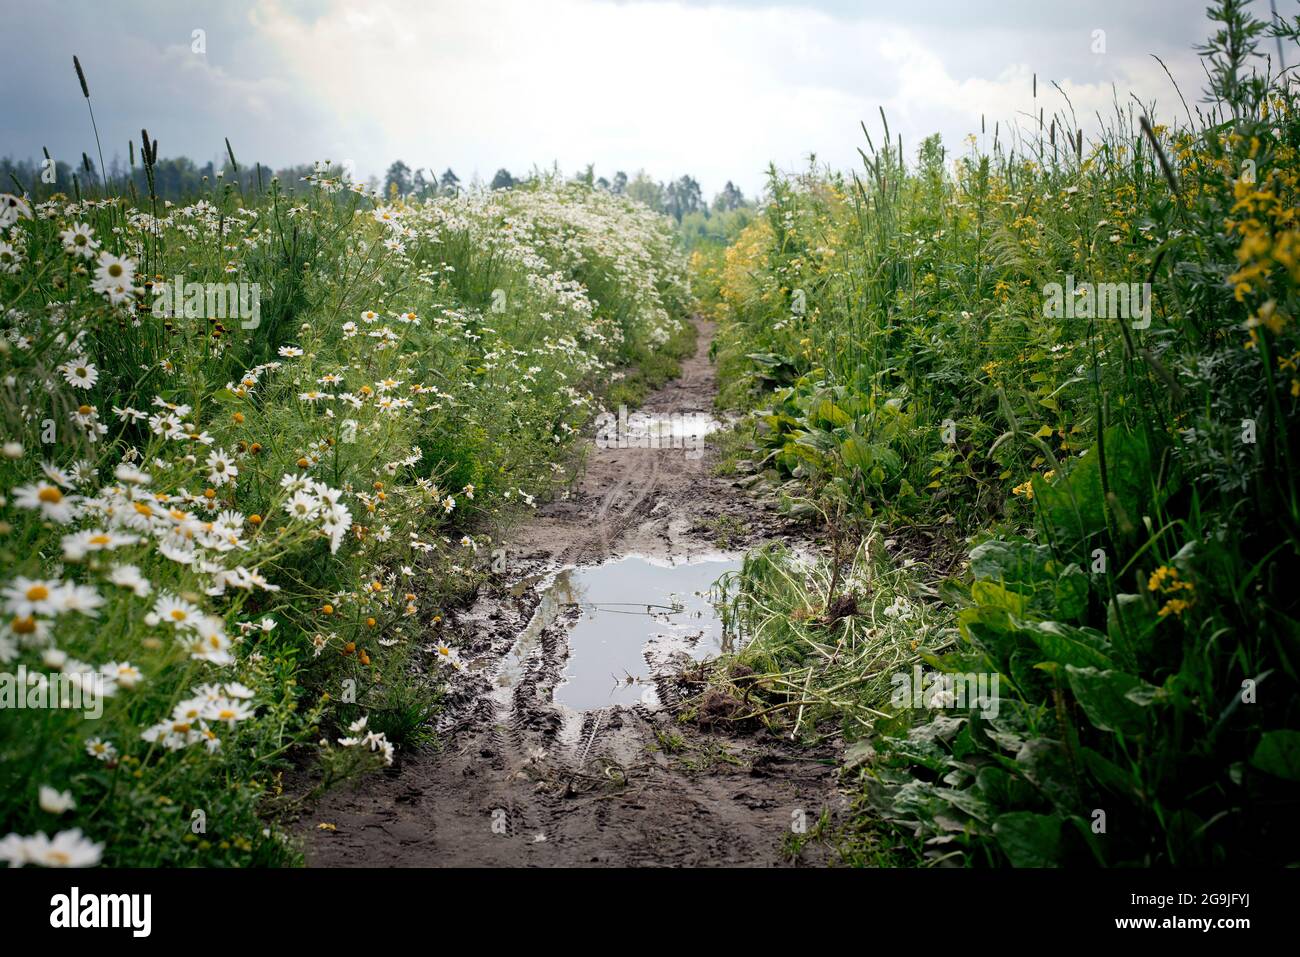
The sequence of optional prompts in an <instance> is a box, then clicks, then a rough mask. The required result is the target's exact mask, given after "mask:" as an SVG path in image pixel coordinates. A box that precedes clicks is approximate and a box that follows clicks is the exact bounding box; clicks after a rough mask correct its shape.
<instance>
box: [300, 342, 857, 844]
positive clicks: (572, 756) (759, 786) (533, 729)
mask: <svg viewBox="0 0 1300 957" xmlns="http://www.w3.org/2000/svg"><path fill="white" fill-rule="evenodd" d="M699 328H700V336H699V342H698V348H697V351H696V354H695V356H694V357H692V358H690V359H688V360H686V361H685V362H684V363H683V367H682V375H681V376H680V377H679V378H678V379H676V380H674V381H673V382H671V383H669V384H668V385H667V386H665V387H664V388H663V389H661V390H659V391H658V392H656V393H654V394H653V395H652V396H650V397H649V398H648V400H647V401H646V402H645V403H644V404H643V406H642V407H641V409H640V410H638V411H640V412H643V413H662V414H665V415H667V414H681V415H685V414H687V413H709V412H710V411H711V410H712V406H713V397H714V394H715V391H716V385H715V381H714V374H713V369H712V367H711V365H710V363H709V361H708V359H707V355H708V349H709V343H710V340H711V337H712V331H713V330H712V328H711V327H710V326H709V324H707V323H700V327H699ZM612 445H616V443H609V442H599V443H597V442H595V441H593V443H592V448H591V450H590V455H589V458H588V460H587V463H586V468H585V471H584V472H583V474H582V476H581V478H580V479H579V480H578V481H577V482H576V483H575V485H574V487H573V488H572V490H571V491H570V493H569V495H568V496H567V498H564V499H562V500H559V501H555V502H553V503H550V504H548V505H546V506H544V507H542V508H539V509H538V512H537V515H536V517H535V519H534V520H533V521H530V522H529V523H527V524H526V525H524V526H523V527H521V528H520V529H518V530H517V532H515V533H514V534H513V541H512V542H511V543H510V547H509V549H508V552H507V569H508V570H507V573H506V574H505V575H504V576H503V578H504V580H503V581H502V582H501V583H500V584H499V585H496V586H493V587H491V588H487V589H484V590H483V591H482V592H481V593H480V595H479V596H478V598H477V599H476V601H475V602H474V603H473V604H472V605H471V606H470V607H468V608H466V609H463V610H461V611H459V612H457V613H454V614H451V615H449V616H448V619H447V621H446V622H445V623H444V626H443V627H445V628H447V629H449V631H450V633H451V634H452V635H453V636H454V637H453V639H452V640H453V643H454V644H456V645H457V647H459V648H460V649H461V654H462V657H463V658H464V660H465V661H466V662H467V663H468V667H467V669H466V670H465V671H464V672H462V673H459V674H457V675H456V676H455V678H454V680H453V681H452V683H451V686H450V688H449V691H448V695H447V707H446V709H445V710H444V711H443V713H442V715H441V717H440V719H439V728H438V730H439V735H438V738H439V745H438V747H437V749H435V750H431V751H430V752H428V753H421V754H413V755H412V754H407V755H405V756H404V757H403V760H402V761H401V762H400V763H399V765H398V766H397V767H395V768H394V769H390V770H389V771H388V772H386V773H383V774H380V775H376V776H373V777H371V778H369V779H366V780H364V781H362V782H361V783H360V784H359V785H358V786H356V787H345V788H342V789H338V790H335V791H333V792H330V793H328V794H327V795H326V796H325V797H324V798H323V799H322V800H321V802H320V803H319V804H318V805H317V806H316V807H314V808H312V809H310V810H309V811H308V812H307V813H306V814H305V816H304V817H303V819H302V821H301V823H300V833H301V835H302V839H303V841H304V845H305V851H306V855H307V862H308V864H309V865H311V866H316V867H340V866H344V867H346V866H390V867H392V866H502V865H505V866H511V865H522V866H582V865H598V866H657V865H658V866H662V865H666V866H710V865H731V866H776V865H783V864H800V863H802V864H809V863H824V862H825V860H826V857H827V851H826V850H825V849H824V848H823V847H822V846H821V845H818V844H816V843H809V844H807V845H806V846H805V847H804V849H803V851H802V853H800V854H799V855H797V856H795V855H792V854H791V853H790V852H789V850H788V848H789V845H790V840H791V837H792V835H793V834H795V833H796V832H797V831H798V830H799V828H800V827H802V826H805V825H806V827H808V828H812V827H813V826H814V824H815V822H816V821H817V819H818V817H819V816H820V815H821V813H822V811H823V810H829V811H830V812H831V813H832V814H833V815H834V814H835V813H836V812H837V811H839V810H841V808H842V804H841V802H842V799H841V798H840V796H839V795H838V793H837V792H836V790H835V782H834V778H833V765H834V761H833V756H834V754H835V753H836V751H837V742H834V741H828V742H826V744H825V746H824V747H825V750H819V751H810V750H809V749H807V748H800V747H797V746H795V745H792V744H791V743H789V742H786V741H783V740H781V739H779V738H777V737H775V736H772V735H768V734H766V733H765V732H759V733H757V734H748V735H737V734H732V733H729V732H727V731H723V730H708V731H705V730H701V729H700V727H699V726H698V725H697V724H695V723H684V722H682V721H680V720H679V719H678V716H679V714H680V713H681V711H682V707H683V703H684V701H688V700H689V698H690V695H692V694H698V692H699V691H700V690H701V688H700V686H699V685H698V684H691V683H689V682H687V681H684V680H683V679H682V677H681V675H680V673H679V669H681V668H687V667H689V665H690V664H691V662H693V661H694V660H696V659H698V658H699V657H702V656H703V653H705V652H708V651H711V650H713V649H712V647H711V646H710V644H709V643H710V642H713V641H716V640H717V639H716V630H715V627H714V624H713V623H712V622H711V620H710V617H709V613H708V612H707V611H706V610H705V609H704V608H703V607H702V606H701V598H700V596H699V595H698V594H696V593H697V592H698V591H699V590H700V589H699V587H698V584H699V579H698V578H691V579H690V582H689V584H690V585H691V586H692V587H691V588H689V589H679V591H685V590H689V591H690V593H691V595H692V596H693V597H691V598H687V599H684V600H683V601H681V602H679V603H680V604H683V605H690V609H691V611H690V613H691V614H696V615H697V617H698V618H699V619H700V620H699V622H698V626H697V627H696V628H694V629H692V626H691V623H690V622H689V621H685V620H682V618H681V616H682V615H684V614H685V613H686V612H685V609H683V611H682V612H679V613H678V620H674V619H673V616H672V614H670V611H671V609H672V608H673V607H675V605H674V604H673V600H664V599H663V598H662V596H660V597H659V598H656V597H654V596H653V595H652V594H651V591H653V589H650V590H648V591H646V592H645V593H644V594H647V595H650V597H646V598H642V597H641V594H642V593H640V592H639V591H638V594H637V597H635V598H627V597H618V598H614V597H611V596H612V595H613V591H612V590H611V589H610V581H611V580H612V579H610V578H609V576H605V577H601V575H600V574H599V573H598V572H596V569H602V568H603V569H608V568H611V567H612V565H611V564H602V563H609V562H610V560H611V559H619V558H622V557H624V556H632V557H633V558H632V559H629V560H634V561H647V560H648V562H649V563H652V564H656V565H659V566H661V567H668V568H681V567H684V566H691V567H697V568H698V567H699V566H700V563H702V562H708V561H713V562H716V563H718V564H717V565H716V567H717V568H718V569H719V570H721V569H722V568H725V567H727V566H726V564H725V563H724V562H722V561H720V559H725V558H727V557H733V556H734V554H735V553H737V552H740V551H742V550H743V549H744V548H746V547H750V546H753V545H756V544H759V543H761V542H762V541H764V540H770V539H774V538H790V537H793V536H795V535H796V534H797V532H796V531H795V530H794V529H792V528H790V527H789V526H788V525H787V524H786V523H785V520H783V519H782V518H781V517H780V516H779V515H777V514H776V513H775V512H773V511H771V510H770V509H768V508H766V507H764V505H763V504H762V503H760V502H756V501H755V500H753V499H752V498H750V497H749V496H748V494H747V493H746V492H744V491H743V490H742V489H741V488H740V487H739V485H738V484H733V482H731V481H730V480H728V479H724V478H719V477H717V476H715V475H714V474H713V459H714V453H713V452H712V451H711V450H706V451H705V452H704V454H703V455H699V454H698V452H696V454H687V451H686V450H684V449H682V448H657V449H656V448H637V447H633V448H618V447H611V446H612ZM720 520H721V522H722V523H723V524H725V527H726V528H727V530H728V536H729V538H730V541H729V543H728V544H729V555H725V556H720V555H719V552H718V544H717V537H718V536H717V530H718V528H719V527H721V525H720V524H719V523H720ZM592 566H596V569H593V567H592ZM628 567H630V566H628ZM575 574H576V575H578V576H579V578H580V579H581V580H584V581H587V582H589V583H590V582H596V583H597V585H598V586H599V587H598V588H597V590H598V591H600V592H601V594H595V595H590V596H588V598H586V599H582V598H575V597H574V595H573V594H572V577H573V576H574V575H575ZM593 574H594V577H593ZM639 574H643V576H644V577H646V580H647V581H649V580H651V579H653V578H654V577H655V576H653V575H647V574H646V573H639ZM565 576H568V577H567V578H566V577H565ZM584 576H585V577H584ZM563 582H568V584H569V588H570V591H569V593H568V594H567V595H566V593H565V589H564V588H562V587H557V584H561V583H563ZM674 587H676V586H674ZM642 601H644V602H646V603H647V604H649V605H651V606H653V605H656V604H662V605H665V606H666V607H664V608H654V607H651V608H648V609H641V610H642V611H644V612H645V614H646V617H647V618H651V619H653V616H655V615H660V616H663V617H662V619H661V621H660V623H659V624H660V625H661V627H657V628H656V627H651V628H647V627H646V625H647V622H645V621H640V622H638V624H637V626H636V629H633V631H634V633H630V634H629V635H628V636H627V637H626V638H625V639H624V638H620V639H618V640H626V641H633V642H636V643H637V645H636V647H637V648H638V649H639V650H641V651H642V658H643V660H644V667H643V668H640V669H636V668H633V667H631V666H630V659H628V657H627V656H628V650H627V648H626V647H622V648H621V649H619V653H620V654H621V655H622V656H623V657H622V659H620V660H622V661H624V663H625V664H626V665H628V666H627V667H625V668H624V670H625V671H626V672H627V673H626V674H625V675H623V676H619V675H618V674H616V673H614V672H613V671H611V674H610V675H609V676H608V677H609V681H610V692H609V697H608V703H604V702H602V701H601V699H600V696H599V694H597V693H596V692H595V691H594V690H593V688H594V686H593V685H592V680H593V679H592V673H595V672H598V671H599V664H598V663H592V664H591V665H590V667H589V672H590V671H591V669H595V672H592V673H589V674H588V675H587V677H586V679H584V680H583V681H579V680H577V679H578V678H579V677H580V676H579V675H578V673H577V671H575V667H576V666H577V665H579V664H581V663H583V662H586V658H585V657H584V658H581V659H580V658H579V657H577V656H582V655H588V654H593V653H594V652H592V651H591V650H590V647H589V646H588V645H586V644H584V642H590V641H597V642H601V643H607V641H610V640H615V636H613V635H612V634H611V635H610V636H605V635H603V634H601V633H599V631H598V629H599V628H600V627H603V626H602V625H600V624H599V622H601V621H602V618H601V617H600V616H590V614H589V613H590V612H591V611H592V609H597V610H599V609H600V608H602V607H604V608H605V611H609V610H610V607H611V605H612V603H615V602H627V606H628V607H631V606H632V605H634V604H639V603H640V602H642ZM602 602H604V603H605V604H604V605H602ZM593 621H594V622H596V623H597V624H595V625H593ZM603 621H605V622H606V623H608V621H609V616H608V615H605V617H604V619H603ZM575 626H576V627H577V628H586V629H587V631H585V632H583V631H577V630H575ZM593 627H594V628H596V629H597V631H595V632H593V631H592V629H593ZM695 631H698V632H699V633H698V634H695V633H694V632H695ZM575 635H576V636H577V637H576V638H575V637H574V636H575ZM647 636H648V637H649V638H650V640H649V641H648V643H647V644H645V647H644V648H642V643H643V642H645V641H646V639H647ZM571 639H573V647H572V648H571V647H570V641H571ZM656 640H658V641H659V642H660V644H658V645H656V643H655V642H656ZM700 642H704V644H703V645H701V644H700ZM584 649H586V650H584ZM571 652H572V653H573V655H574V657H573V659H572V660H571V659H570V653H571ZM611 660H612V659H611ZM633 672H636V673H633ZM620 677H622V679H623V680H624V681H627V682H629V683H630V684H629V685H628V687H627V688H624V689H620V688H618V687H616V684H617V682H618V681H619V679H620ZM579 685H581V687H579ZM566 689H567V690H566ZM557 692H558V694H557ZM557 698H558V702H557ZM565 700H572V701H575V702H579V703H581V704H583V705H592V706H591V707H586V708H585V709H583V710H578V709H575V708H572V707H568V706H567V705H565V704H564V703H563V702H564V701H565ZM723 724H724V725H725V722H723ZM322 822H323V823H329V824H332V825H333V826H334V828H333V829H332V830H326V829H320V828H319V827H318V826H317V825H318V824H319V823H322Z"/></svg>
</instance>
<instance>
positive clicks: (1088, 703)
mask: <svg viewBox="0 0 1300 957" xmlns="http://www.w3.org/2000/svg"><path fill="white" fill-rule="evenodd" d="M1065 674H1066V677H1067V678H1068V680H1069V682H1070V690H1071V691H1073V692H1074V696H1075V698H1077V699H1078V701H1079V706H1080V707H1081V708H1083V710H1084V712H1085V713H1086V714H1087V715H1088V719H1089V720H1090V721H1091V722H1092V723H1093V725H1094V726H1095V727H1097V728H1100V729H1101V730H1102V731H1112V732H1117V733H1120V734H1141V733H1143V732H1144V731H1145V730H1146V729H1147V717H1146V708H1147V707H1148V706H1149V705H1150V704H1151V703H1152V702H1153V701H1154V700H1155V699H1156V697H1157V694H1156V692H1157V690H1158V689H1155V688H1153V687H1152V686H1151V685H1148V684H1147V683H1146V682H1144V681H1142V679H1140V678H1135V677H1134V676H1133V675H1130V674H1126V673H1125V672H1123V671H1111V670H1107V671H1102V670H1099V669H1097V668H1076V667H1073V666H1068V665H1067V666H1066V669H1065Z"/></svg>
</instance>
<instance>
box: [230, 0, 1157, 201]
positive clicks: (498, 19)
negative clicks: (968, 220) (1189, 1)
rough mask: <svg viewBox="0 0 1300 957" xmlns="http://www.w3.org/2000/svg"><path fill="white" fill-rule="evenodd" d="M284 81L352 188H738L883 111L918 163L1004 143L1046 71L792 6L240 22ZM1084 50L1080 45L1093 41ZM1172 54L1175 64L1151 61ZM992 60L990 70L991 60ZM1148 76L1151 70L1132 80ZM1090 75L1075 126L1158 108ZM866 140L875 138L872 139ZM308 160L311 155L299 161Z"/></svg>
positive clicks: (275, 7)
mask: <svg viewBox="0 0 1300 957" xmlns="http://www.w3.org/2000/svg"><path fill="white" fill-rule="evenodd" d="M253 19H254V22H255V24H256V26H257V29H258V30H259V31H260V32H261V33H262V35H263V37H264V38H265V39H269V40H270V41H271V42H272V43H273V44H274V46H275V47H276V48H277V49H278V50H279V51H280V55H281V57H282V62H283V64H284V67H285V68H286V69H287V70H288V71H289V72H291V73H292V74H293V75H295V76H297V77H298V78H299V80H300V82H301V83H303V84H305V85H306V86H307V88H309V89H311V90H313V91H315V92H316V93H317V94H318V95H319V96H320V97H321V98H322V99H323V101H324V102H325V103H326V105H327V108H328V109H329V110H330V111H332V114H333V116H334V123H333V128H332V129H330V130H329V131H328V140H329V142H331V143H332V144H333V145H332V147H331V148H333V149H336V150H338V151H339V152H338V155H339V156H344V155H346V156H348V157H350V158H352V159H354V160H355V162H356V164H357V167H358V169H360V170H362V171H363V172H375V173H382V171H383V168H384V167H385V166H386V165H387V163H388V162H390V161H391V160H392V159H394V158H399V157H400V158H402V159H404V160H405V161H406V162H407V163H408V164H410V165H411V166H413V167H429V166H437V167H438V169H439V170H441V169H442V168H445V167H446V166H452V167H454V168H455V169H456V170H457V172H458V173H459V174H460V176H461V178H462V180H467V179H468V177H469V175H470V174H471V173H473V172H477V173H478V174H479V175H480V176H482V177H484V178H490V177H491V175H492V173H493V172H494V170H495V169H496V167H498V166H507V167H508V168H510V169H511V170H512V171H513V172H515V173H520V172H523V171H526V170H527V169H528V168H530V167H531V166H532V165H533V164H534V163H537V164H539V165H544V166H545V165H549V164H550V163H551V162H557V163H558V164H559V166H560V168H561V169H562V170H565V171H573V170H576V169H579V168H581V167H582V166H583V165H585V164H586V163H588V162H594V163H595V164H596V166H597V169H598V171H599V172H601V173H604V174H606V175H610V174H612V173H613V172H614V170H616V169H624V170H627V171H628V172H629V173H631V172H634V171H635V170H636V169H637V168H640V167H644V168H646V169H648V170H650V171H651V172H652V173H653V174H654V175H656V176H658V177H660V178H664V177H668V176H674V175H680V174H683V173H692V174H693V175H695V176H696V177H697V178H698V179H699V180H700V181H701V182H702V184H703V185H704V187H705V189H706V192H712V191H715V190H716V189H718V188H720V187H721V185H722V183H723V182H724V181H725V180H726V179H729V178H730V179H734V180H736V181H737V182H738V183H740V184H741V185H742V186H743V187H744V188H745V189H746V190H747V191H750V192H752V191H754V190H755V189H756V188H757V187H759V186H760V185H761V183H762V175H763V169H764V168H765V166H766V164H767V163H768V162H769V161H775V162H776V163H777V164H778V165H780V166H782V167H785V168H790V167H794V166H798V165H801V164H802V163H803V161H804V159H805V158H806V156H807V155H808V154H809V153H810V152H813V153H816V154H817V156H818V158H819V160H821V161H825V162H829V163H831V164H832V165H834V166H837V167H847V166H851V165H855V164H856V158H857V153H856V148H857V147H858V146H859V145H862V135H861V131H860V129H859V127H858V123H859V121H860V120H866V121H867V123H868V126H869V127H870V128H873V131H874V129H877V128H878V112H877V108H878V107H879V106H881V105H883V106H884V107H885V109H886V112H887V113H888V114H889V116H890V122H891V127H892V128H893V130H894V131H896V133H902V134H903V137H904V144H905V148H906V149H907V150H908V152H909V153H911V152H912V151H913V150H914V149H915V147H916V144H917V143H918V142H919V140H920V138H921V137H922V136H925V135H927V134H929V133H931V132H935V131H941V132H942V133H944V138H945V142H946V143H947V144H948V146H949V148H950V150H952V149H956V148H959V147H960V140H961V138H962V137H963V136H964V135H965V134H967V133H970V132H974V131H977V130H978V127H979V117H980V114H981V113H983V114H986V115H987V116H988V117H989V131H990V138H991V133H992V126H993V121H994V120H995V119H1000V120H1001V121H1002V124H1003V128H1005V127H1006V124H1007V123H1008V122H1009V121H1011V120H1013V119H1014V118H1015V117H1016V113H1017V111H1023V115H1022V117H1021V119H1022V121H1023V122H1024V123H1025V125H1028V123H1027V119H1028V115H1029V113H1030V112H1031V111H1032V109H1033V101H1032V99H1031V97H1030V82H1031V80H1030V78H1031V74H1032V73H1033V72H1034V71H1035V69H1037V71H1038V72H1039V83H1040V86H1039V102H1040V104H1041V103H1048V104H1049V113H1050V110H1051V108H1052V106H1054V105H1061V101H1060V100H1059V98H1058V99H1056V100H1051V99H1048V94H1054V91H1051V90H1050V88H1049V87H1048V84H1047V80H1048V79H1049V78H1050V77H1051V73H1050V61H1048V62H1042V63H1039V64H1037V65H1035V64H1034V63H1033V62H1032V54H1033V50H1031V49H1029V48H1028V45H1029V44H1030V43H1031V42H1032V43H1034V44H1035V46H1037V47H1038V48H1039V49H1041V48H1042V36H1041V34H1036V35H1034V36H1032V37H1030V36H1028V35H1026V36H1024V37H1019V38H1018V37H1017V36H1016V34H1015V32H1014V30H1006V29H1004V30H1003V32H1002V39H1003V42H999V43H997V44H994V45H991V49H990V55H989V56H988V57H987V62H986V64H985V71H984V72H985V75H981V76H954V75H952V73H951V72H950V70H949V68H948V66H947V63H948V62H949V61H950V60H955V59H969V52H970V51H969V50H961V51H960V53H961V54H962V56H961V57H957V56H956V55H955V54H956V52H957V51H953V50H945V49H944V48H943V46H942V45H943V44H944V43H948V44H951V43H952V42H954V41H955V40H958V39H959V38H957V37H952V36H947V37H945V36H944V35H943V34H942V33H940V32H939V31H921V30H918V29H916V28H909V27H905V26H899V25H898V15H897V13H896V12H895V13H894V14H893V15H892V16H891V18H890V19H889V20H884V19H878V20H877V19H871V18H859V19H845V18H842V17H834V16H831V15H828V14H826V13H822V12H818V11H816V10H809V9H799V8H793V7H790V8H781V7H766V8H737V7H723V6H686V5H682V4H680V3H675V2H670V3H647V2H632V3H612V2H602V0H554V2H548V3H545V4H542V3H536V2H533V0H481V2H474V3H436V4H421V3H416V4H407V3H399V2H394V0H387V2H378V3H372V4H368V5H367V6H366V7H365V8H364V11H363V12H362V11H358V10H357V9H356V8H355V7H352V6H349V5H345V4H343V3H342V2H339V3H337V4H335V5H333V6H331V7H328V8H326V9H325V11H324V12H318V14H317V15H315V16H314V17H313V18H312V19H310V20H309V21H304V20H301V19H299V18H298V17H297V16H295V14H294V13H293V12H292V10H291V8H289V7H286V6H284V5H281V4H278V3H272V4H270V5H266V6H263V7H260V8H258V10H257V12H256V13H254V14H253ZM1087 39H1088V38H1087V36H1086V35H1084V36H1082V37H1081V38H1075V40H1076V42H1080V43H1085V42H1087ZM1162 52H1165V53H1168V51H1162ZM1000 57H1001V58H1002V61H1003V62H1001V63H999V62H998V60H999V58H1000ZM1148 62H1149V63H1150V66H1151V68H1150V69H1148V68H1147V67H1146V66H1145V64H1146V63H1148ZM1095 72H1096V73H1098V74H1099V75H1098V76H1096V77H1095V78H1094V77H1083V78H1080V79H1075V78H1058V79H1063V82H1062V87H1063V88H1064V89H1065V90H1066V92H1067V93H1068V94H1069V95H1070V97H1071V99H1072V100H1073V101H1074V104H1075V107H1076V109H1078V111H1079V113H1080V116H1081V118H1088V120H1089V122H1085V123H1084V125H1085V128H1087V127H1090V126H1091V125H1093V124H1092V123H1091V115H1092V113H1093V111H1094V110H1097V109H1101V110H1103V111H1104V112H1105V111H1108V110H1109V104H1110V102H1111V86H1110V84H1111V82H1112V81H1113V82H1115V83H1117V84H1118V85H1119V88H1120V95H1121V97H1126V95H1127V88H1126V87H1125V84H1126V83H1127V82H1130V81H1131V82H1135V83H1141V84H1143V85H1144V86H1146V87H1149V89H1146V90H1145V91H1144V92H1145V93H1146V95H1148V96H1149V95H1151V94H1153V93H1156V92H1160V93H1161V94H1162V96H1164V95H1166V94H1170V93H1171V91H1169V90H1168V88H1167V86H1165V87H1164V88H1163V89H1161V88H1159V87H1157V86H1154V85H1153V83H1154V82H1156V81H1158V82H1159V83H1164V82H1165V81H1164V78H1163V74H1161V73H1160V72H1159V68H1158V66H1156V64H1155V63H1154V61H1150V60H1147V59H1145V57H1144V55H1137V54H1126V55H1119V54H1108V55H1107V56H1106V57H1105V58H1101V59H1100V60H1099V62H1098V65H1097V67H1096V69H1095ZM877 139H879V137H877ZM304 159H305V157H304Z"/></svg>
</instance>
